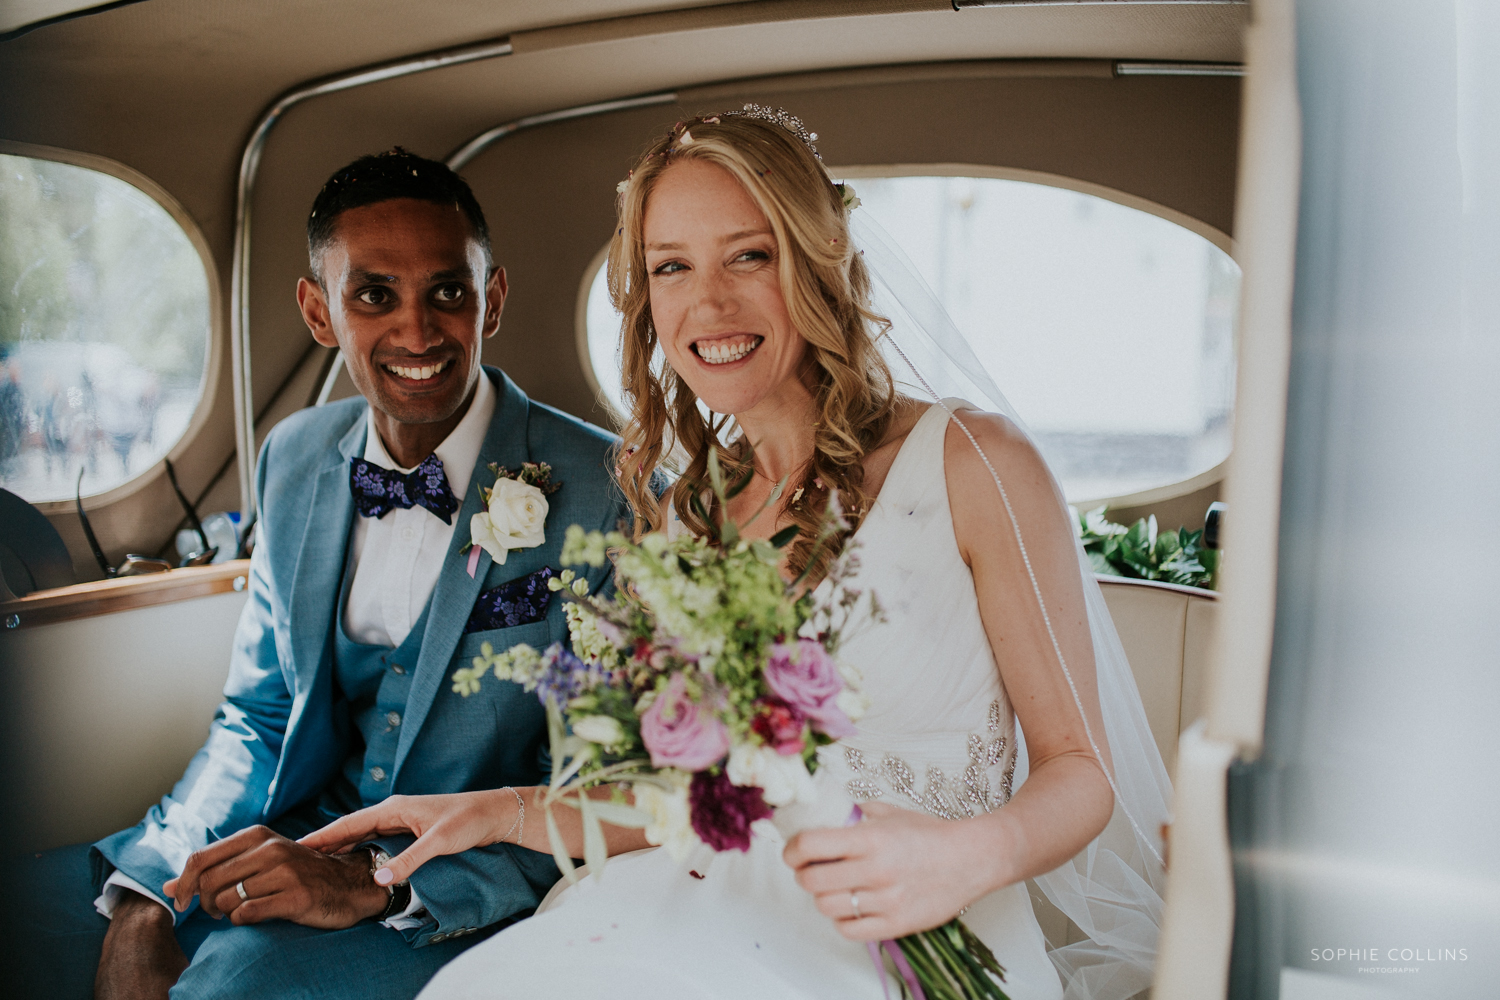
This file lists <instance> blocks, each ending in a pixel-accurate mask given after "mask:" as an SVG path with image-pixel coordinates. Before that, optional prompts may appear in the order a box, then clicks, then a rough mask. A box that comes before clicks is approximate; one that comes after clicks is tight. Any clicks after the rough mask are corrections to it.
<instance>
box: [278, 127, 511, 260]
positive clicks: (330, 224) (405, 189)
mask: <svg viewBox="0 0 1500 1000" xmlns="http://www.w3.org/2000/svg"><path fill="white" fill-rule="evenodd" d="M392 198H415V199H417V200H418V201H430V202H432V203H433V204H436V205H453V206H455V207H457V208H458V210H459V211H461V212H463V214H464V217H465V218H467V219H468V220H469V226H470V228H472V229H473V230H474V238H475V239H476V240H478V241H479V245H480V246H481V247H483V248H484V262H485V265H486V266H487V267H488V266H489V265H490V264H492V263H493V261H494V253H493V251H492V250H491V249H490V227H489V225H488V224H486V223H485V221H484V210H483V209H481V208H480V207H479V201H478V200H477V199H476V198H475V197H474V192H473V191H471V190H470V189H469V185H468V184H467V183H466V182H465V181H464V179H463V178H462V177H460V176H458V174H456V173H454V172H453V171H452V170H450V169H449V168H448V165H447V164H446V163H439V162H438V161H437V160H429V159H427V158H426V157H425V156H417V155H416V154H415V153H408V152H407V151H406V150H404V149H402V148H401V147H400V146H396V147H394V148H392V149H391V150H390V151H389V152H385V153H377V154H373V155H370V156H361V157H360V158H359V159H357V160H355V161H354V162H353V163H351V164H349V165H348V166H347V167H344V168H343V169H342V170H338V171H336V172H335V173H334V175H333V176H332V177H330V178H328V183H326V184H324V185H323V190H321V191H319V192H318V196H317V197H316V198H314V199H313V207H312V213H311V214H310V215H308V217H307V259H308V263H309V265H311V267H312V271H313V274H315V275H317V277H318V280H319V282H321V281H322V280H323V275H322V272H321V268H320V266H319V262H320V260H321V259H322V256H323V251H325V250H327V249H328V244H329V243H331V242H333V237H334V223H335V222H337V221H338V217H339V216H340V215H342V214H344V213H345V212H347V211H349V209H351V208H362V207H364V206H365V205H374V204H376V203H377V202H382V201H390V200H391V199H392Z"/></svg>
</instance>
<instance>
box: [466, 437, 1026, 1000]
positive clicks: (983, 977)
mask: <svg viewBox="0 0 1500 1000" xmlns="http://www.w3.org/2000/svg"><path fill="white" fill-rule="evenodd" d="M709 476H710V480H711V483H712V489H713V492H714V494H715V496H717V497H718V498H719V500H720V502H721V508H722V505H723V502H724V501H726V500H728V499H730V498H732V497H734V496H735V495H736V494H737V493H738V492H739V491H740V490H743V489H744V488H745V486H747V485H748V484H749V481H750V480H749V477H748V476H747V477H746V478H745V479H743V480H742V481H740V482H739V483H736V484H734V485H733V486H731V487H729V488H728V489H726V488H725V484H724V482H723V478H722V474H721V470H720V466H719V463H718V459H717V456H716V455H715V454H714V453H713V452H710V454H709ZM783 485H784V483H783ZM778 492H779V491H778ZM774 495H775V494H773V496H774ZM768 503H769V501H768ZM764 510H765V507H762V508H761V512H763V511H764ZM761 512H757V514H756V515H755V516H757V517H758V516H759V515H760V513H761ZM700 513H703V514H704V515H705V516H704V517H703V520H705V521H707V522H709V523H710V524H712V523H713V522H712V519H711V518H709V517H707V516H706V511H700ZM751 520H752V521H753V520H754V518H753V517H752V518H751ZM847 528H848V524H847V522H845V521H844V519H843V516H842V513H841V511H840V509H839V506H838V499H837V497H836V496H835V497H834V498H832V499H831V500H830V504H829V508H828V510H827V511H826V512H825V515H824V519H823V522H822V524H821V526H820V529H819V535H818V537H817V539H816V540H815V549H814V556H816V554H817V549H818V548H820V547H821V546H823V545H827V544H831V543H832V542H833V541H834V540H836V539H837V538H838V537H839V535H840V534H841V533H842V532H844V531H846V530H847ZM796 531H797V529H796V528H795V527H794V528H788V529H787V530H786V531H783V532H781V533H779V534H777V535H775V536H773V537H772V538H771V539H770V540H769V541H763V540H754V541H752V540H749V539H745V538H743V537H742V536H741V534H740V526H738V525H736V524H735V523H734V522H732V521H728V520H726V521H725V522H724V523H723V525H722V526H721V527H718V528H717V529H715V530H714V534H713V535H712V536H711V537H707V538H692V537H682V538H677V539H673V540H668V539H667V537H666V536H665V535H663V534H660V533H656V534H650V535H647V536H645V537H644V538H643V539H641V541H640V542H639V543H635V542H631V541H629V540H628V539H626V538H625V536H624V535H622V534H620V533H619V532H610V533H608V534H604V533H602V532H598V531H593V532H585V531H584V530H583V529H582V528H581V527H579V526H578V525H573V526H572V527H570V528H568V530H567V534H566V536H565V538H564V542H563V547H562V562H563V564H564V565H565V566H580V565H588V566H595V567H597V566H602V565H604V563H605V560H606V559H612V560H613V562H614V568H615V580H616V584H617V591H616V594H615V596H614V597H612V598H609V599H603V598H600V597H597V596H591V595H590V594H589V593H588V584H587V582H586V581H585V580H583V579H581V578H579V577H577V576H576V575H575V574H574V573H573V571H572V570H567V569H565V570H563V572H562V573H561V574H560V575H558V576H557V577H554V578H552V579H550V580H549V581H548V585H549V586H550V587H551V588H552V589H553V590H555V591H566V592H567V595H568V596H569V598H570V599H571V600H570V603H569V604H568V607H567V618H568V635H569V640H570V642H569V645H570V646H571V648H565V647H564V646H563V644H562V643H555V644H553V645H552V646H551V647H549V648H548V649H546V650H544V651H538V650H536V649H533V648H532V647H530V646H526V645H519V646H515V647H512V648H511V649H508V650H505V651H503V652H496V651H495V650H494V649H492V648H491V647H490V646H489V644H487V643H486V644H485V645H483V646H481V647H480V648H481V652H482V654H483V655H481V656H477V657H475V658H474V661H473V666H472V667H469V668H464V669H461V670H458V671H457V672H455V673H454V675H453V682H454V683H453V689H454V691H456V692H458V693H459V694H461V695H465V696H467V695H469V694H472V693H474V692H476V691H478V690H479V685H480V682H481V680H482V678H483V677H484V676H485V675H486V674H490V673H493V674H494V675H495V677H497V678H499V679H500V680H507V681H513V682H515V683H518V684H520V685H522V687H523V688H525V689H526V690H527V691H535V692H536V693H537V696H538V697H539V698H540V699H541V701H542V703H543V705H545V706H546V710H547V721H548V731H549V737H550V740H551V747H552V775H551V780H550V782H549V785H548V790H547V794H546V798H545V800H544V812H545V814H546V822H547V834H548V839H549V840H550V842H551V845H552V853H553V857H554V858H555V859H556V861H557V866H558V868H559V869H561V870H562V872H563V874H564V876H565V877H567V878H568V879H569V881H573V880H575V879H576V878H577V874H576V870H575V868H574V865H573V861H572V858H571V857H570V856H569V852H568V849H567V846H566V844H565V843H564V842H563V839H562V836H561V833H560V832H559V829H558V826H557V821H556V820H555V819H554V818H553V813H552V807H554V806H557V805H563V806H567V807H569V808H574V809H577V810H578V812H579V814H580V818H581V819H582V826H583V834H584V840H583V843H584V860H585V861H586V862H587V863H588V866H589V868H590V871H591V872H592V873H593V874H594V875H595V876H596V877H598V876H599V875H600V874H601V873H602V872H603V870H604V867H605V863H606V861H607V850H606V847H605V839H604V832H603V829H602V826H601V824H603V823H611V824H614V825H617V826H626V827H636V828H644V829H645V834H646V839H647V840H648V841H650V842H651V843H653V844H657V845H660V846H662V847H664V848H665V849H666V850H667V851H668V852H670V853H671V854H672V856H673V857H675V858H677V859H678V860H679V861H682V860H685V859H686V858H687V857H688V856H689V855H690V854H692V853H693V852H695V851H697V850H700V849H702V848H703V847H705V846H706V847H707V848H708V849H711V850H713V851H726V850H739V851H747V850H749V848H750V837H751V829H750V828H751V825H752V824H753V823H755V822H756V821H757V820H760V819H767V818H771V817H772V816H773V813H774V811H775V810H777V809H781V810H784V812H785V814H786V815H789V816H794V817H795V816H796V815H797V814H798V813H800V814H801V817H802V818H810V817H813V816H816V815H818V814H819V813H820V810H819V809H818V808H816V803H815V800H816V799H817V796H818V793H817V789H816V787H815V785H814V783H813V780H812V775H813V773H814V772H815V771H816V770H817V766H818V758H817V750H818V747H820V746H825V745H827V744H829V743H831V742H833V741H834V740H836V739H839V738H841V737H843V736H848V735H852V734H853V732H854V725H853V723H854V721H855V720H857V719H859V717H860V716H861V715H862V714H863V712H864V708H865V701H864V698H863V696H862V695H861V694H860V691H859V676H858V674H857V672H856V671H855V670H854V669H853V668H852V667H850V666H849V665H847V664H844V663H841V662H840V661H839V660H838V658H837V655H836V654H837V652H838V648H839V645H840V643H841V642H842V641H843V640H844V639H845V638H846V637H847V635H848V634H849V631H850V629H851V628H854V627H857V626H858V625H859V624H861V623H866V622H874V621H878V620H880V619H881V617H882V613H881V610H880V607H879V604H878V602H876V600H875V597H874V595H873V594H871V595H868V596H867V595H864V594H862V593H861V592H860V591H859V590H856V589H854V588H852V587H851V586H849V582H850V580H851V578H852V577H853V576H854V574H855V573H856V571H857V570H858V566H859V562H858V555H857V551H856V550H855V548H854V546H853V545H850V546H846V548H845V550H844V552H843V553H842V554H841V555H840V556H839V557H838V558H837V559H835V560H833V561H832V563H831V564H830V568H829V570H828V573H827V576H826V578H825V583H826V586H822V587H819V588H818V589H817V590H815V591H813V592H811V593H809V592H807V590H806V588H805V587H804V586H803V585H804V584H805V583H806V580H805V579H798V580H796V581H794V582H793V583H791V584H787V583H786V581H785V580H783V579H782V577H781V573H780V563H781V549H782V548H783V547H784V546H785V545H786V544H787V543H789V542H790V541H791V540H792V539H793V538H794V537H795V534H796ZM813 561H814V560H813V559H809V563H812V562H813ZM598 785H609V786H611V787H612V788H613V797H612V798H610V799H596V798H591V797H590V796H588V795H587V794H585V791H586V790H587V789H588V788H590V787H593V786H598ZM627 789H628V790H629V791H630V792H632V793H633V796H634V803H633V804H631V803H629V802H627V801H626V798H625V791H626V790H627ZM843 801H845V808H847V800H843ZM821 805H822V806H823V807H824V808H823V809H822V810H821V814H822V816H823V819H824V820H825V822H822V823H820V824H818V825H830V823H829V822H827V820H828V819H829V817H828V808H827V807H828V806H829V805H830V803H827V802H825V803H822V804H821ZM834 805H835V807H836V804H834ZM858 816H859V811H858V809H857V808H856V809H854V810H853V813H852V815H851V816H850V817H849V820H848V821H850V822H852V821H854V820H855V819H857V818H858ZM842 819H843V817H842V816H840V817H837V818H833V819H832V820H831V825H836V824H837V823H838V822H840V821H841V820H842ZM793 822H794V823H795V822H797V820H794V821H793ZM813 822H814V823H817V821H816V820H814V821H813ZM869 947H870V955H871V959H872V961H873V962H874V963H875V965H876V968H877V969H880V968H883V959H882V958H881V957H880V950H881V949H883V950H884V951H885V953H886V954H887V955H889V956H890V959H891V962H892V964H893V965H894V966H895V968H896V971H897V973H898V974H899V976H900V978H901V981H902V983H903V985H904V987H905V991H906V993H907V994H908V995H909V996H911V997H913V998H915V1000H966V998H970V997H983V998H991V1000H1005V994H1004V993H1003V992H1001V991H1000V989H999V987H998V985H997V982H996V979H997V978H998V979H1003V978H1004V970H1003V969H1002V968H1001V967H1000V965H999V964H998V963H997V962H996V961H995V958H994V956H993V955H992V954H991V953H990V951H989V949H988V948H986V947H985V945H984V943H983V942H982V941H980V940H979V938H977V937H975V936H974V934H973V933H972V932H971V931H970V930H969V929H968V928H967V927H966V926H964V924H963V923H962V921H960V920H958V919H956V918H955V919H954V920H951V921H949V922H948V923H947V924H945V925H943V926H941V927H937V928H933V929H932V930H928V931H923V932H920V933H918V934H912V935H908V936H907V937H904V938H902V939H900V940H899V941H885V942H880V943H879V944H876V943H874V942H871V943H870V945H869Z"/></svg>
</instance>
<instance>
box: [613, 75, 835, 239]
mask: <svg viewBox="0 0 1500 1000" xmlns="http://www.w3.org/2000/svg"><path fill="white" fill-rule="evenodd" d="M734 117H742V118H758V119H760V120H761V121H767V122H771V123H772V124H774V125H780V126H781V127H782V128H784V129H786V130H787V131H788V132H790V133H792V134H793V135H795V136H796V137H797V138H798V139H801V140H802V144H803V145H804V146H806V147H807V148H808V150H809V151H810V152H811V153H812V155H814V156H816V157H817V158H818V159H819V160H821V159H823V156H822V154H820V153H819V152H818V147H817V140H818V133H816V132H809V131H808V129H807V126H806V125H804V124H802V119H801V118H798V117H797V116H796V115H794V114H792V113H791V112H790V111H788V110H786V109H785V108H768V107H766V106H765V105H764V104H753V103H752V104H746V105H745V106H744V108H743V109H742V110H740V111H724V112H721V113H719V114H717V115H707V116H705V117H702V118H695V119H693V120H692V121H690V122H678V123H677V124H676V125H675V126H673V129H672V131H673V132H674V133H677V134H678V138H677V148H678V149H681V148H683V147H685V146H691V145H692V144H693V143H694V142H695V141H697V140H695V139H694V138H693V133H692V126H693V124H694V123H695V122H703V123H704V124H705V125H717V124H719V121H720V120H721V119H722V118H734ZM671 152H672V150H671V149H667V150H665V151H664V153H663V154H662V155H670V154H671ZM653 155H655V154H653ZM634 176H635V171H634V170H632V171H631V172H630V173H629V174H628V175H626V178H625V179H624V180H623V181H620V182H619V183H618V184H616V185H615V191H616V192H617V193H619V194H624V193H625V190H626V189H627V188H628V187H630V180H631V178H633V177H634ZM834 188H835V189H836V190H837V191H838V193H839V198H840V199H841V200H842V201H843V203H844V214H845V215H848V214H849V213H850V212H852V211H854V210H855V209H856V208H858V207H859V196H858V195H856V194H855V193H854V187H853V185H851V184H848V183H847V182H845V183H840V184H835V185H834ZM833 242H835V243H837V242H838V241H837V240H834V241H833Z"/></svg>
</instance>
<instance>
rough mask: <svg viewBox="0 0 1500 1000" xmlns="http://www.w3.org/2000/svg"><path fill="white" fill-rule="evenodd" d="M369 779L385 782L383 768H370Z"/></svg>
mask: <svg viewBox="0 0 1500 1000" xmlns="http://www.w3.org/2000/svg"><path fill="white" fill-rule="evenodd" d="M370 777H372V778H374V779H375V780H376V781H384V780H385V768H383V767H372V768H370Z"/></svg>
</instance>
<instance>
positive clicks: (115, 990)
mask: <svg viewBox="0 0 1500 1000" xmlns="http://www.w3.org/2000/svg"><path fill="white" fill-rule="evenodd" d="M187 966H188V960H187V956H186V955H184V954H183V953H182V948H181V947H180V946H179V945H178V944H177V937H176V935H175V934H174V932H173V927H172V914H170V913H168V912H167V908H166V907H165V906H162V905H161V903H159V902H158V901H156V900H154V899H148V898H146V897H145V896H142V895H141V894H140V893H138V892H131V891H129V890H125V891H123V892H122V893H121V894H120V899H119V901H118V902H116V903H115V910H114V916H113V918H112V919H111V920H110V923H109V932H108V933H107V934H105V935H104V950H103V952H102V953H101V954H100V955H99V969H98V971H97V972H95V973H94V997H95V1000H167V991H168V990H170V989H171V988H172V985H173V984H174V983H176V982H177V977H178V976H180V975H182V970H183V969H186V968H187Z"/></svg>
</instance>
